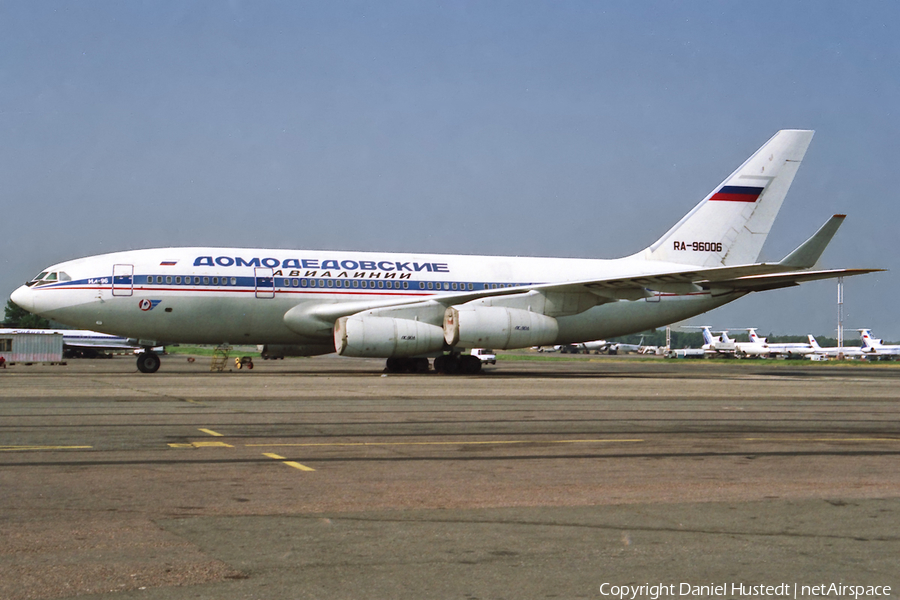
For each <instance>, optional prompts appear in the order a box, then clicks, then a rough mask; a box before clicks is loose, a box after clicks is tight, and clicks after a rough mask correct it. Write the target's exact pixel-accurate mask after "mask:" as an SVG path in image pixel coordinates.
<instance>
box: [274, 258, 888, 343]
mask: <svg viewBox="0 0 900 600" xmlns="http://www.w3.org/2000/svg"><path fill="white" fill-rule="evenodd" d="M660 266H663V265H660ZM879 270H881V269H833V270H829V271H796V270H791V267H788V266H786V265H779V264H774V263H758V264H752V265H739V266H733V267H714V268H706V269H704V268H693V269H677V270H661V271H660V272H656V273H652V272H651V273H645V274H637V275H634V276H631V277H610V278H601V279H587V280H581V281H569V282H556V283H544V284H532V285H521V286H517V287H507V288H498V289H489V290H478V291H472V292H448V293H437V294H432V295H428V296H423V297H420V298H410V297H405V298H403V299H400V300H393V299H391V300H379V301H358V302H340V303H328V302H322V303H304V304H301V305H298V306H296V307H294V308H292V309H291V310H289V311H288V312H287V313H285V316H284V319H285V321H286V322H287V323H288V324H289V325H290V324H292V323H293V324H301V323H302V322H304V321H305V322H306V324H305V325H301V327H302V330H306V331H312V330H321V329H324V328H330V327H331V326H332V325H333V324H334V322H335V321H336V320H337V319H339V318H341V317H346V316H349V315H353V314H356V313H359V312H364V311H374V310H383V309H399V308H407V309H411V310H415V309H417V308H421V309H422V311H423V313H424V312H426V311H431V312H433V313H435V314H440V315H441V317H442V316H443V309H445V308H447V307H449V306H453V305H456V304H465V303H466V302H471V301H473V300H479V299H482V298H490V297H502V296H510V295H514V294H522V293H525V292H531V291H535V292H543V293H553V292H556V293H576V294H577V293H590V294H593V295H594V296H595V297H596V303H597V304H604V303H606V302H614V301H616V300H638V299H641V298H645V297H650V296H653V292H654V291H656V292H671V293H676V294H688V293H698V292H704V291H710V290H711V291H712V292H713V293H714V294H716V295H721V294H727V293H731V292H752V291H762V290H770V289H777V288H781V287H790V286H793V285H798V284H799V283H800V282H802V281H813V280H817V279H828V278H833V277H842V276H850V275H862V274H864V273H871V272H873V271H879ZM423 320H427V319H424V318H423ZM316 322H317V323H316Z"/></svg>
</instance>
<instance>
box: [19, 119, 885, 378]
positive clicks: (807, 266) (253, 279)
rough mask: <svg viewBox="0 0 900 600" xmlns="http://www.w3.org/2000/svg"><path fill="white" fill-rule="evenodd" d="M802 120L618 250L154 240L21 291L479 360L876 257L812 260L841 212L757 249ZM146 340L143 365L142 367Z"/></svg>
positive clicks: (105, 308)
mask: <svg viewBox="0 0 900 600" xmlns="http://www.w3.org/2000/svg"><path fill="white" fill-rule="evenodd" d="M812 136H813V132H812V131H802V130H784V131H779V132H778V133H776V134H775V135H774V136H773V137H772V138H771V139H770V140H769V141H768V142H766V143H765V144H764V145H763V146H762V147H761V148H760V149H759V150H757V151H756V152H755V153H754V154H753V155H752V156H751V157H750V158H749V159H747V161H745V162H744V164H743V165H741V166H740V167H739V168H738V169H737V170H736V171H734V173H732V174H731V175H730V176H728V177H727V178H726V179H725V180H724V181H723V182H722V183H721V184H720V185H718V186H716V187H715V188H714V189H713V191H712V192H710V193H709V195H707V196H706V197H705V198H704V199H702V200H701V201H700V202H699V203H698V204H697V205H696V206H695V207H694V208H693V209H692V210H690V211H689V212H688V213H687V214H686V215H685V216H684V217H683V218H682V219H681V220H680V221H678V223H676V224H675V225H674V226H673V227H672V228H671V229H669V231H667V232H666V233H665V234H664V235H663V236H662V237H661V238H659V239H658V240H657V241H656V242H654V243H653V244H652V245H650V246H649V247H647V248H645V249H644V250H642V251H640V252H638V253H637V254H634V255H632V256H628V257H625V258H620V259H616V260H595V259H563V258H519V257H499V256H494V257H489V256H464V255H434V254H395V253H387V252H381V253H371V252H366V253H364V252H330V251H329V252H314V251H305V250H272V249H241V248H159V249H152V250H134V251H127V252H116V253H112V254H104V255H100V256H92V257H88V258H80V259H76V260H70V261H66V262H62V263H59V264H56V265H53V266H51V267H48V268H47V269H46V270H44V271H43V272H41V273H40V274H39V275H37V276H36V277H35V278H34V279H33V280H32V281H30V282H29V283H28V284H26V285H24V286H22V287H20V288H18V289H17V290H15V291H14V292H13V294H12V296H11V298H12V300H13V302H15V303H16V304H18V305H19V306H21V307H22V308H24V309H26V310H28V311H30V312H33V313H36V314H38V315H41V316H43V317H47V318H50V319H53V320H55V321H58V322H61V323H66V324H69V325H72V326H74V327H89V328H91V329H96V330H98V331H103V332H107V333H111V334H114V335H120V336H124V337H128V338H133V339H135V340H136V341H137V343H138V345H140V346H142V347H145V348H152V347H153V346H158V345H160V344H168V343H195V344H222V343H228V344H265V345H266V346H267V347H268V348H270V349H272V354H273V355H279V354H284V355H315V354H327V353H330V352H335V351H336V352H337V353H338V354H340V355H343V356H358V357H384V358H387V370H388V371H393V372H399V371H421V370H423V366H424V367H425V369H427V368H428V366H429V365H428V359H429V358H430V357H434V369H435V370H436V371H439V372H442V373H454V372H458V371H462V372H477V371H478V370H479V369H480V368H481V362H480V361H479V360H478V359H477V357H469V358H467V356H468V355H465V354H463V351H464V350H466V349H470V348H473V347H478V348H484V347H488V348H495V349H511V348H527V347H529V346H543V345H556V344H573V343H579V342H584V341H586V340H596V339H600V338H609V337H615V336H620V335H625V334H629V333H637V332H640V331H646V330H648V329H652V328H655V327H660V326H663V325H666V324H668V323H673V322H676V321H680V320H683V319H686V318H689V317H692V316H695V315H698V314H701V313H704V312H706V311H709V310H712V309H713V308H716V307H719V306H722V305H724V304H727V303H729V302H732V301H734V300H737V299H738V298H741V297H743V296H745V295H747V294H749V293H750V292H755V291H766V290H774V289H778V288H784V287H790V286H794V285H798V284H799V283H801V282H805V281H814V280H819V279H829V278H833V277H839V276H848V275H857V274H861V273H868V272H871V271H874V270H877V269H833V270H813V266H814V265H815V264H816V261H818V259H819V257H820V256H821V254H822V252H823V251H824V250H825V247H826V246H827V244H828V242H830V241H831V238H832V237H833V236H834V234H835V232H836V231H837V229H838V227H839V226H840V224H841V222H842V221H843V219H844V215H834V216H833V217H832V218H831V219H830V220H828V221H827V222H826V223H825V225H823V226H822V227H821V228H820V229H819V230H818V231H817V232H816V233H815V234H814V235H813V236H812V237H810V238H809V239H808V240H806V241H805V242H804V243H803V244H801V245H800V246H799V247H798V248H797V249H796V250H794V251H793V252H791V253H790V254H788V255H787V256H786V257H785V258H784V259H782V260H781V261H779V262H776V263H765V262H763V263H758V262H756V261H757V260H758V257H759V254H760V250H761V248H762V245H763V243H764V242H765V240H766V236H767V235H768V233H769V230H770V228H771V227H772V223H773V221H774V219H775V216H776V215H777V213H778V211H779V209H780V207H781V204H782V201H783V200H784V198H785V195H786V194H787V192H788V189H789V187H790V185H791V182H792V181H793V179H794V175H795V173H796V172H797V169H798V168H799V166H800V161H801V160H802V159H803V156H804V155H805V153H806V149H807V147H808V146H809V143H810V141H811V140H812ZM159 366H160V359H159V357H158V356H157V355H156V354H155V353H154V352H151V351H147V352H143V353H142V354H141V355H140V356H139V357H138V369H139V370H141V371H142V372H145V373H152V372H155V371H156V370H158V369H159Z"/></svg>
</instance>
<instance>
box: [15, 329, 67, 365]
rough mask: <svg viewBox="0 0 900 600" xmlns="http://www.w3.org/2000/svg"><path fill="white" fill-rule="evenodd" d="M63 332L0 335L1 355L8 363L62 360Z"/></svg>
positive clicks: (56, 361) (54, 361)
mask: <svg viewBox="0 0 900 600" xmlns="http://www.w3.org/2000/svg"><path fill="white" fill-rule="evenodd" d="M62 355H63V336H62V334H61V333H7V334H2V335H0V356H2V357H3V358H4V359H6V363H7V364H15V363H17V362H18V363H36V362H48V363H58V362H62Z"/></svg>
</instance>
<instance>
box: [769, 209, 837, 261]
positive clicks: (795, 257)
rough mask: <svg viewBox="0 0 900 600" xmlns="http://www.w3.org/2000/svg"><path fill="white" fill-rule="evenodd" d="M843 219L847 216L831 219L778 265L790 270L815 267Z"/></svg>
mask: <svg viewBox="0 0 900 600" xmlns="http://www.w3.org/2000/svg"><path fill="white" fill-rule="evenodd" d="M845 218H847V215H834V216H833V217H831V218H830V219H829V220H828V222H826V223H825V224H824V225H822V227H820V228H819V230H818V231H817V232H815V233H814V234H813V236H812V237H811V238H809V239H808V240H806V241H805V242H803V243H802V244H800V246H798V247H797V249H796V250H794V251H793V252H791V253H790V254H788V255H787V256H785V257H784V258H783V259H782V260H781V262H779V263H778V264H779V265H782V266H785V267H790V268H792V269H809V268H810V267H812V266H813V265H815V264H816V261H818V260H819V257H820V256H822V253H823V252H824V251H825V247H826V246H828V243H829V242H831V238H833V237H834V234H835V233H836V232H837V230H838V227H840V226H841V223H843V222H844V219H845Z"/></svg>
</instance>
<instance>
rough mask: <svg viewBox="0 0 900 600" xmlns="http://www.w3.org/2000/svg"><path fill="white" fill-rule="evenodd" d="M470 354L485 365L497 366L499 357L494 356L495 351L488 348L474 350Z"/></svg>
mask: <svg viewBox="0 0 900 600" xmlns="http://www.w3.org/2000/svg"><path fill="white" fill-rule="evenodd" d="M469 354H471V355H472V356H477V357H478V359H479V360H480V361H481V364H483V365H496V364H497V355H496V354H494V351H493V350H488V349H487V348H472V350H471V351H470V352H469Z"/></svg>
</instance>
